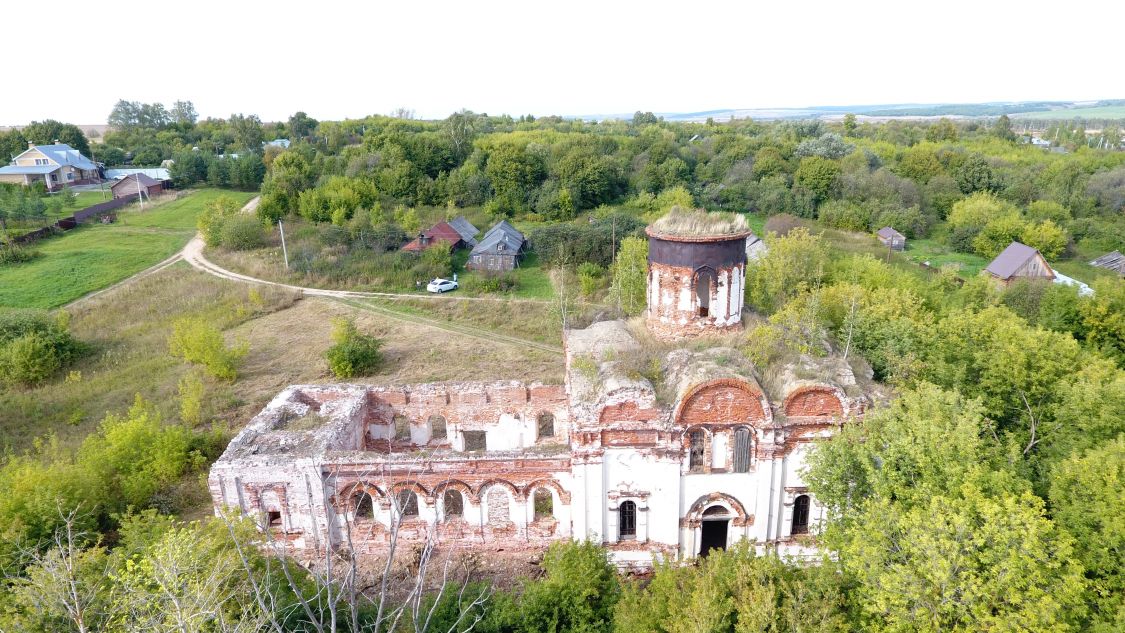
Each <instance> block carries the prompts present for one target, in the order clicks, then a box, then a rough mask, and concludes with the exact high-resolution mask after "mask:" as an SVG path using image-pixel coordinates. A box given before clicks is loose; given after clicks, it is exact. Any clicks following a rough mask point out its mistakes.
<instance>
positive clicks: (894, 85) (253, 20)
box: [0, 0, 1125, 124]
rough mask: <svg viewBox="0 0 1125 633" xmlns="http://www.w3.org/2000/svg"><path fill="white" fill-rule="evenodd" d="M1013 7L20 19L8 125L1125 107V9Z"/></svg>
mask: <svg viewBox="0 0 1125 633" xmlns="http://www.w3.org/2000/svg"><path fill="white" fill-rule="evenodd" d="M1000 4H1008V3H998V2H987V1H985V2H979V1H978V2H969V1H965V0H953V1H949V2H943V3H927V4H925V5H923V4H920V3H906V2H901V1H900V2H884V1H868V2H862V1H860V2H851V3H841V2H807V1H806V2H800V3H797V2H786V3H774V4H764V3H755V2H752V1H749V0H747V1H744V2H710V1H699V0H696V1H681V2H676V3H668V4H661V3H657V2H636V3H622V2H614V1H613V0H608V1H606V0H603V1H602V2H591V1H587V0H577V1H573V2H570V3H565V4H563V3H550V4H546V3H533V2H487V3H484V2H481V3H470V2H463V1H462V2H435V1H431V2H423V1H415V2H402V3H397V4H396V3H377V2H343V1H339V0H320V1H318V2H291V1H287V2H276V1H275V2H247V1H240V0H223V1H216V0H200V1H196V2H182V3H174V2H151V3H150V2H126V3H117V4H113V5H99V6H97V8H95V9H92V8H91V7H92V5H90V4H89V3H88V2H74V1H72V0H63V1H61V2H55V3H53V4H52V8H51V10H50V18H49V19H46V18H45V16H44V13H43V11H44V9H43V8H42V7H41V6H39V5H36V4H34V3H27V2H19V3H13V5H12V6H10V7H5V9H4V15H5V22H6V23H7V24H8V25H9V28H6V29H5V51H6V54H5V58H6V61H7V62H8V64H7V65H6V67H7V69H8V74H7V75H6V81H5V91H4V92H5V93H8V94H7V95H5V98H0V123H4V124H22V123H26V122H28V121H30V120H32V119H44V118H56V119H60V120H64V121H70V122H75V123H81V124H90V123H99V122H103V121H104V120H105V118H106V116H107V115H108V114H109V111H110V109H111V108H112V107H113V104H114V102H116V100H117V99H119V98H124V99H129V100H134V101H144V102H152V101H160V102H164V103H166V104H169V105H170V104H171V102H172V101H174V100H176V99H190V100H192V101H194V102H195V104H196V107H197V108H198V110H199V111H200V113H201V114H202V115H204V116H218V117H226V116H228V115H230V114H231V113H234V112H242V113H247V114H249V113H256V114H258V115H259V116H261V117H262V119H263V120H267V121H269V120H281V119H285V118H287V117H288V116H289V115H290V114H292V113H293V112H295V111H297V110H304V111H306V112H308V113H309V115H311V116H313V117H314V118H318V119H339V118H344V117H359V116H363V115H365V114H372V113H388V112H390V111H391V110H392V109H394V108H396V107H400V106H401V107H407V108H412V109H414V110H415V111H416V112H417V113H418V114H419V115H420V116H424V117H444V116H445V115H447V114H449V113H450V112H452V111H455V110H457V109H460V108H469V109H471V110H474V111H477V112H488V113H491V114H499V113H509V114H513V115H519V114H525V113H532V114H535V115H545V114H592V113H609V112H632V111H634V110H638V109H642V110H652V111H664V112H685V111H699V110H708V109H715V108H754V107H786V106H805V105H848V104H872V103H904V102H975V101H1007V100H1030V99H1059V100H1063V99H1098V98H1113V97H1125V95H1121V94H1115V93H1114V91H1119V90H1120V88H1119V85H1118V84H1117V83H1114V82H1113V81H1112V79H1113V71H1114V70H1117V66H1118V65H1119V64H1120V61H1121V52H1120V51H1121V49H1120V44H1119V38H1116V37H1113V36H1108V37H1100V36H1097V35H1093V34H1091V33H1092V32H1096V30H1097V28H1096V25H1098V24H1104V25H1115V26H1116V25H1121V24H1123V23H1125V19H1123V18H1125V3H1106V2H1101V1H1093V0H1076V1H1075V2H1071V3H1068V4H1067V5H1066V6H1065V7H1060V6H1059V5H1058V4H1057V3H1054V4H1044V5H1043V7H1042V8H1038V7H1037V6H1036V3H1027V2H1024V3H1011V6H1010V7H1004V6H997V5H1000ZM67 16H69V17H67ZM1052 16H1055V17H1054V18H1053V17H1052ZM1078 16H1080V17H1078ZM16 25H18V26H16ZM82 51H86V53H83V52H82ZM91 63H96V64H99V65H100V66H101V69H100V70H99V71H91V70H89V68H88V65H89V64H91ZM17 73H22V74H23V77H24V78H25V81H24V82H22V83H21V82H19V81H17V80H16V76H17ZM130 75H133V78H131V77H130ZM21 90H28V91H30V92H31V93H33V94H34V95H35V96H34V98H19V99H15V98H10V96H11V95H14V94H16V93H17V91H21Z"/></svg>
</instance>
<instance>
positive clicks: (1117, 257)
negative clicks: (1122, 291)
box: [1090, 251, 1125, 277]
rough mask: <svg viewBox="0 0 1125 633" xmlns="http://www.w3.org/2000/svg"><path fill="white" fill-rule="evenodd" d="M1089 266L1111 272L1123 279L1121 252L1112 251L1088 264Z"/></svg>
mask: <svg viewBox="0 0 1125 633" xmlns="http://www.w3.org/2000/svg"><path fill="white" fill-rule="evenodd" d="M1090 265H1091V266H1097V267H1098V268H1104V269H1106V270H1112V271H1113V272H1115V273H1117V274H1118V275H1120V276H1122V277H1125V255H1122V254H1121V251H1112V252H1109V253H1106V254H1105V255H1102V256H1101V257H1099V258H1097V259H1095V260H1093V261H1091V262H1090Z"/></svg>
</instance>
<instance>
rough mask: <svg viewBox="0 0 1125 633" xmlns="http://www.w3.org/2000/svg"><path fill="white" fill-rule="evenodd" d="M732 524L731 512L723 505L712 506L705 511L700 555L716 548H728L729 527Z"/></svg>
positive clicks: (701, 529) (700, 539)
mask: <svg viewBox="0 0 1125 633" xmlns="http://www.w3.org/2000/svg"><path fill="white" fill-rule="evenodd" d="M729 526H730V513H729V512H727V509H726V508H724V507H723V506H718V505H715V506H711V507H710V508H707V509H706V510H704V511H703V521H702V524H701V527H700V536H699V555H700V556H701V557H702V556H706V555H707V554H708V552H710V551H711V550H715V549H726V548H727V528H728V527H729Z"/></svg>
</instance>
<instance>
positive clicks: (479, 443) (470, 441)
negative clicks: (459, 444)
mask: <svg viewBox="0 0 1125 633" xmlns="http://www.w3.org/2000/svg"><path fill="white" fill-rule="evenodd" d="M461 434H462V435H464V436H465V450H467V451H483V450H485V434H484V431H462V432H461Z"/></svg>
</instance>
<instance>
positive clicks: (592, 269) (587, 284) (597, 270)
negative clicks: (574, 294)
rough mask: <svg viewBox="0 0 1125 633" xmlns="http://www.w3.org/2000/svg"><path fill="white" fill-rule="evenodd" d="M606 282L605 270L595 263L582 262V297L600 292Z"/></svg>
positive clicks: (580, 271)
mask: <svg viewBox="0 0 1125 633" xmlns="http://www.w3.org/2000/svg"><path fill="white" fill-rule="evenodd" d="M604 280H605V269H604V268H602V267H601V266H598V265H597V264H595V263H594V262H582V263H581V264H579V265H578V287H579V289H580V290H581V292H582V296H584V297H589V296H592V295H593V294H594V293H595V292H597V291H598V289H600V288H601V287H602V286H603V285H604V283H603V282H604Z"/></svg>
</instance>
